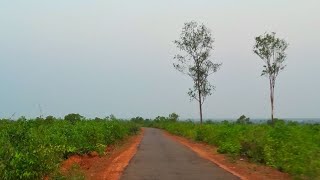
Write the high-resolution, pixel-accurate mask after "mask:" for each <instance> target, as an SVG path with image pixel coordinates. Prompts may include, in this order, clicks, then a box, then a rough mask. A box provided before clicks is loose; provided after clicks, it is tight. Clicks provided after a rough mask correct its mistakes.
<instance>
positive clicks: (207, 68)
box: [173, 21, 221, 123]
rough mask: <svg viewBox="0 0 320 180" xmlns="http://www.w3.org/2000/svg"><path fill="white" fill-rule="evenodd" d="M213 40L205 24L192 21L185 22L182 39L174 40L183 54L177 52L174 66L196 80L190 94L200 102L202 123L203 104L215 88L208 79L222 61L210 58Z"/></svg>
mask: <svg viewBox="0 0 320 180" xmlns="http://www.w3.org/2000/svg"><path fill="white" fill-rule="evenodd" d="M213 42H214V39H213V38H212V35H211V32H210V30H209V29H208V28H207V27H206V26H205V25H203V24H198V23H197V22H194V21H191V22H188V23H185V24H184V27H183V29H182V32H181V34H180V39H179V40H176V41H174V43H175V44H176V46H177V47H178V48H179V50H180V51H182V52H183V54H177V55H176V56H175V57H174V59H175V60H177V62H176V63H174V64H173V65H174V67H175V68H176V69H177V70H178V71H180V72H182V73H183V74H186V75H188V76H190V77H191V78H192V80H193V82H194V85H193V88H190V89H189V92H188V94H189V96H190V98H191V100H192V99H195V100H197V101H198V102H199V109H200V122H201V123H202V105H203V103H204V101H205V99H206V97H207V96H209V95H211V93H212V91H213V90H214V89H215V87H214V86H213V85H211V84H210V83H209V81H208V77H209V76H210V75H211V74H213V73H215V72H217V70H218V69H219V67H220V66H221V64H220V63H213V62H212V60H211V59H209V57H210V55H211V51H212V50H213V45H212V44H213Z"/></svg>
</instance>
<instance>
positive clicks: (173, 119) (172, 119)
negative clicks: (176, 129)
mask: <svg viewBox="0 0 320 180" xmlns="http://www.w3.org/2000/svg"><path fill="white" fill-rule="evenodd" d="M168 118H169V120H171V121H177V120H178V119H179V115H178V114H176V113H171V114H169V117H168Z"/></svg>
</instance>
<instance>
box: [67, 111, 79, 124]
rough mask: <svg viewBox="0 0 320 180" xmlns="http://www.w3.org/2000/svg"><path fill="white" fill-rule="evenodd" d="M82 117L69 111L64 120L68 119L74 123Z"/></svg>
mask: <svg viewBox="0 0 320 180" xmlns="http://www.w3.org/2000/svg"><path fill="white" fill-rule="evenodd" d="M82 119H83V116H81V115H80V114H76V113H71V114H67V115H66V116H64V120H66V121H69V122H70V123H72V124H75V123H76V122H77V121H81V120H82Z"/></svg>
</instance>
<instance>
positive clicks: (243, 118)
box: [236, 115, 251, 124]
mask: <svg viewBox="0 0 320 180" xmlns="http://www.w3.org/2000/svg"><path fill="white" fill-rule="evenodd" d="M236 122H237V123H238V124H251V122H250V118H248V117H246V116H245V115H242V116H240V117H239V118H238V119H237V121H236Z"/></svg>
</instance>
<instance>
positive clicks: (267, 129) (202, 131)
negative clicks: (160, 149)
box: [152, 117, 320, 179]
mask: <svg viewBox="0 0 320 180" xmlns="http://www.w3.org/2000/svg"><path fill="white" fill-rule="evenodd" d="M240 119H246V118H244V117H242V118H240ZM245 122H246V121H245ZM152 125H153V127H157V128H162V129H165V130H167V131H169V132H171V133H173V134H176V135H179V136H184V137H187V138H189V139H193V140H196V141H202V142H206V143H208V144H212V145H215V146H217V147H218V152H220V153H225V154H228V155H231V156H232V157H237V156H240V157H246V158H248V159H249V160H251V161H253V162H257V163H262V164H266V165H268V166H272V167H275V168H277V169H279V170H281V171H284V172H288V173H290V174H291V175H293V176H295V177H297V178H299V177H300V178H301V177H302V178H309V179H319V178H320V153H319V152H320V143H319V142H320V125H319V124H313V125H311V124H298V123H293V122H289V123H286V122H285V121H283V120H276V121H275V124H274V125H273V126H270V125H268V124H247V123H231V122H228V121H226V122H220V123H214V122H210V123H206V124H203V125H199V124H197V123H193V122H170V121H158V122H155V123H153V124H152Z"/></svg>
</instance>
